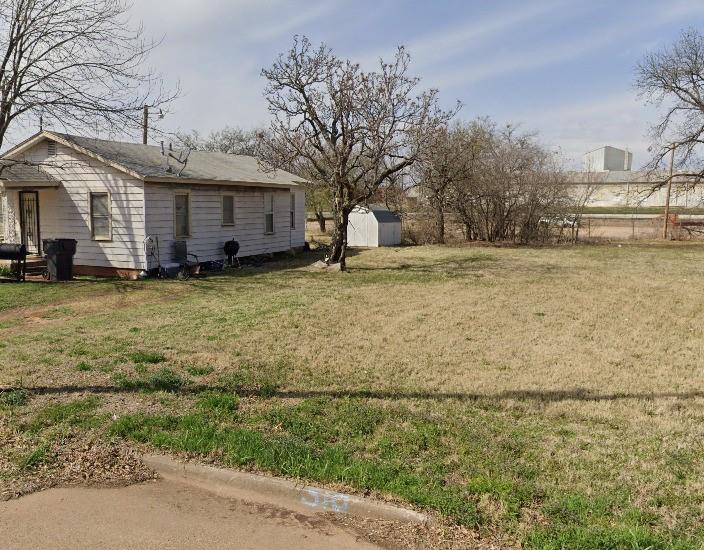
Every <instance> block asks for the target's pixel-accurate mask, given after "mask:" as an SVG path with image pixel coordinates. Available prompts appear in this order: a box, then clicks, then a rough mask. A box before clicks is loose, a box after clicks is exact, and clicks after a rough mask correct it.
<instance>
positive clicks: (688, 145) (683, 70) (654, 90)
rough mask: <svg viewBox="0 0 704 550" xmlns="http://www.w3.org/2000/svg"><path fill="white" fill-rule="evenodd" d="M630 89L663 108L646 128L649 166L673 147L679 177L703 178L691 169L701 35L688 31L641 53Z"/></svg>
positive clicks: (700, 108)
mask: <svg viewBox="0 0 704 550" xmlns="http://www.w3.org/2000/svg"><path fill="white" fill-rule="evenodd" d="M636 87H637V88H638V90H640V92H641V95H642V96H643V97H644V98H645V99H646V100H648V101H649V102H651V103H653V104H655V105H657V106H659V107H661V108H663V109H664V114H663V116H662V119H661V120H660V121H659V122H658V123H657V124H656V125H655V126H654V127H653V128H652V137H653V140H654V145H653V147H652V149H651V150H653V151H654V154H653V158H652V161H651V163H650V168H651V169H652V170H655V169H657V168H658V167H660V166H661V165H662V163H663V161H664V160H665V159H666V157H667V156H668V155H669V154H670V153H671V151H672V149H673V148H674V149H675V150H676V154H677V156H676V165H677V166H679V167H681V168H683V169H684V170H683V171H682V172H680V173H679V175H685V176H689V177H690V179H691V181H693V182H696V181H697V180H701V179H702V178H704V169H701V168H694V169H693V168H691V167H692V166H696V165H697V164H700V162H699V157H700V155H701V151H702V146H703V145H704V36H702V34H701V33H700V32H699V31H698V30H695V29H689V30H686V31H684V32H683V33H682V35H681V36H680V37H679V39H678V40H677V41H676V42H675V43H674V44H673V45H671V46H669V47H667V48H664V49H662V50H660V51H657V52H652V53H649V54H647V55H646V56H645V57H644V58H643V59H642V60H641V62H640V63H639V64H638V65H637V67H636ZM665 183H667V182H666V181H665V182H659V183H657V184H655V186H654V187H656V188H657V187H659V186H662V185H664V184H665Z"/></svg>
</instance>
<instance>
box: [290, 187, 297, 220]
mask: <svg viewBox="0 0 704 550" xmlns="http://www.w3.org/2000/svg"><path fill="white" fill-rule="evenodd" d="M290 226H291V229H294V230H295V229H296V192H295V191H293V190H291V224H290Z"/></svg>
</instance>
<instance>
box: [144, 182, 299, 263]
mask: <svg viewBox="0 0 704 550" xmlns="http://www.w3.org/2000/svg"><path fill="white" fill-rule="evenodd" d="M269 192H270V193H273V194H274V233H273V234H266V233H265V225H264V223H265V222H264V195H265V193H269ZM291 192H294V193H296V228H295V229H294V230H292V229H291V228H290V205H291V197H290V193H291ZM177 193H188V194H189V195H190V215H191V222H190V226H191V227H190V229H191V231H190V233H191V234H190V236H189V237H179V238H177V237H175V235H174V195H176V194H177ZM223 194H231V195H234V197H235V225H234V226H223V225H222V202H221V197H222V195H223ZM145 212H146V220H147V223H146V230H147V234H148V235H150V236H152V237H158V238H159V249H160V255H161V262H162V263H166V262H168V261H170V260H171V258H172V253H173V242H174V241H175V240H185V241H186V242H187V243H188V252H189V253H191V254H195V255H197V256H198V259H199V261H209V260H221V259H223V257H224V252H223V246H224V244H225V242H226V241H229V240H232V239H234V240H236V241H238V242H239V243H240V253H239V256H251V255H256V254H266V253H271V252H282V251H286V250H290V249H291V248H296V247H300V246H303V244H304V241H305V196H304V193H303V191H301V190H298V189H296V190H293V191H290V190H289V189H270V188H260V187H244V186H229V185H228V186H226V185H222V186H216V185H180V186H176V185H171V184H168V185H167V184H154V183H147V184H146V186H145ZM150 267H154V265H150Z"/></svg>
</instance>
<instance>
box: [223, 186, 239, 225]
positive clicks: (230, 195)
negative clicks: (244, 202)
mask: <svg viewBox="0 0 704 550" xmlns="http://www.w3.org/2000/svg"><path fill="white" fill-rule="evenodd" d="M226 198H227V199H232V221H231V222H226V221H225V199H226ZM236 205H237V200H236V199H235V194H234V193H223V194H222V195H220V223H221V225H222V226H223V227H234V226H235V225H236V224H237V214H236Z"/></svg>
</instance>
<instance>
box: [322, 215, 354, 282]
mask: <svg viewBox="0 0 704 550" xmlns="http://www.w3.org/2000/svg"><path fill="white" fill-rule="evenodd" d="M350 212H351V209H350V208H342V209H341V210H339V211H336V212H334V213H333V222H334V224H335V227H334V229H333V234H332V242H331V244H330V254H329V256H328V257H327V263H328V264H336V263H339V264H340V269H341V270H342V271H345V269H346V268H347V265H346V261H345V260H346V256H347V222H348V221H349V217H350Z"/></svg>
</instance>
